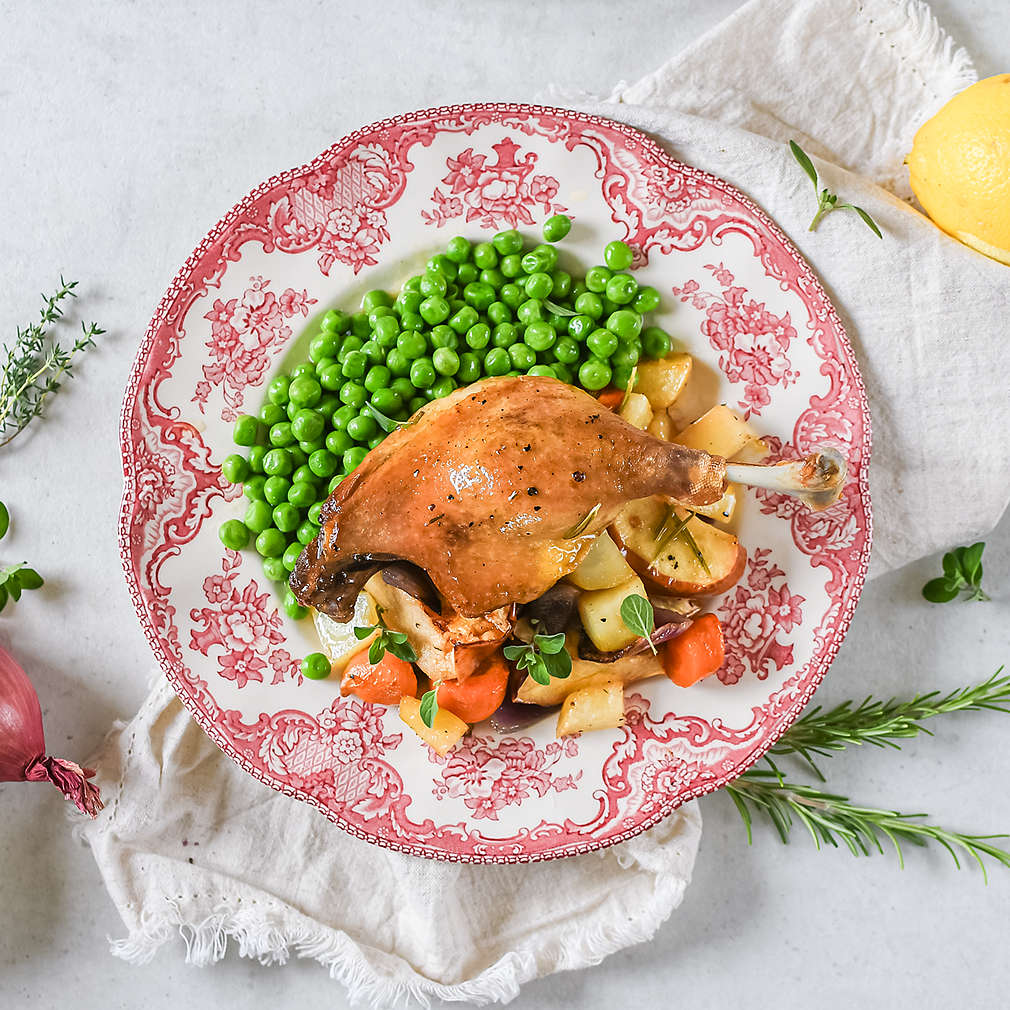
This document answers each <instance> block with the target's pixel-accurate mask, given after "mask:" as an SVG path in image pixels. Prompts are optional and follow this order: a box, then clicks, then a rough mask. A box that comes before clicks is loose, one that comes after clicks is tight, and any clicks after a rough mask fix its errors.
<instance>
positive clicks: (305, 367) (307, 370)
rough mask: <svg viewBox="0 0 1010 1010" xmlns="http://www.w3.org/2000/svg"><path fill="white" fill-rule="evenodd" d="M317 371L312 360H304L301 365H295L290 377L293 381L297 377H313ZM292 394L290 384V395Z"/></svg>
mask: <svg viewBox="0 0 1010 1010" xmlns="http://www.w3.org/2000/svg"><path fill="white" fill-rule="evenodd" d="M315 372H316V370H315V368H314V367H313V365H312V362H311V361H303V362H302V363H301V364H300V365H295V367H294V368H292V369H291V375H290V379H291V381H292V382H294V381H295V379H304V378H309V379H311V378H312V377H313V375H315ZM290 394H291V387H290V386H288V395H289V396H290Z"/></svg>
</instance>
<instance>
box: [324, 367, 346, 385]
mask: <svg viewBox="0 0 1010 1010" xmlns="http://www.w3.org/2000/svg"><path fill="white" fill-rule="evenodd" d="M343 382H344V369H343V367H342V366H341V365H327V366H326V368H324V369H323V370H322V371H321V372H320V373H319V384H320V385H321V386H322V387H323V389H328V390H330V391H333V390H337V389H339V388H340V387H341V386H342V385H343Z"/></svg>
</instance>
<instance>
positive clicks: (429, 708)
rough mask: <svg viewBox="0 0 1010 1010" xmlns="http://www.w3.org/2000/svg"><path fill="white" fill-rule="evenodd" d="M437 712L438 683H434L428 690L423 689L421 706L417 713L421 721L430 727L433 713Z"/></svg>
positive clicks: (433, 716)
mask: <svg viewBox="0 0 1010 1010" xmlns="http://www.w3.org/2000/svg"><path fill="white" fill-rule="evenodd" d="M437 712H438V685H437V684H436V685H435V686H434V687H433V688H432V689H431V690H430V691H425V693H424V694H422V695H421V707H420V710H419V715H420V716H421V722H423V723H424V724H425V726H427V727H428V729H431V727H432V726H433V725H434V723H435V715H436V714H437Z"/></svg>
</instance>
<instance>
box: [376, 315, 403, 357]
mask: <svg viewBox="0 0 1010 1010" xmlns="http://www.w3.org/2000/svg"><path fill="white" fill-rule="evenodd" d="M399 332H400V324H399V322H397V320H396V318H395V317H393V316H384V317H383V318H382V319H377V320H376V322H375V326H374V327H373V329H372V339H373V340H374V341H375V342H376V343H377V344H378V345H379V346H380V347H381V348H383V350H387V351H388V350H389V348H390V347H394V346H396V338H397V336H398V334H399Z"/></svg>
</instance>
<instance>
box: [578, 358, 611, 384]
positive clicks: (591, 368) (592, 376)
mask: <svg viewBox="0 0 1010 1010" xmlns="http://www.w3.org/2000/svg"><path fill="white" fill-rule="evenodd" d="M610 376H611V371H610V365H608V364H607V363H606V362H605V361H601V360H600V359H599V358H596V357H590V358H588V359H587V360H585V361H583V362H582V364H581V365H580V366H579V382H580V383H581V384H582V386H583V388H585V389H591V390H597V389H603V387H604V386H606V385H607V383H609V382H610Z"/></svg>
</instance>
